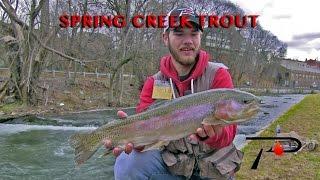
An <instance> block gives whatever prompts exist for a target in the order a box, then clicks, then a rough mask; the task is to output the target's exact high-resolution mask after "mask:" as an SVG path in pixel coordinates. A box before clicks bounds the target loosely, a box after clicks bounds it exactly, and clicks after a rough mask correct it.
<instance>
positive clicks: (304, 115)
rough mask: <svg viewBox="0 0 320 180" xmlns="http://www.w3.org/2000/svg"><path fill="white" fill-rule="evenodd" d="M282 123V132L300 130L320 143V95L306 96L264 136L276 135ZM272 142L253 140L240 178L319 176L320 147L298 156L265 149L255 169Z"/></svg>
mask: <svg viewBox="0 0 320 180" xmlns="http://www.w3.org/2000/svg"><path fill="white" fill-rule="evenodd" d="M277 124H279V125H280V126H281V130H282V132H290V131H296V132H297V133H298V134H299V135H300V136H304V137H307V138H310V139H315V140H317V141H318V142H320V94H313V95H308V96H306V97H305V98H304V99H303V100H302V101H301V102H300V103H298V104H296V105H294V106H293V107H291V108H290V109H289V110H288V111H287V112H286V113H284V114H283V115H282V116H281V117H279V119H278V120H277V121H275V122H274V123H273V124H272V125H271V126H270V127H269V128H267V129H266V130H265V131H264V132H262V134H261V135H260V136H274V134H275V127H276V126H277ZM272 143H273V142H272V141H252V142H250V143H249V144H248V145H247V146H246V147H245V148H244V149H243V151H244V153H245V155H244V161H243V164H242V167H241V169H240V171H239V172H238V173H237V179H290V180H291V179H297V180H298V179H299V180H300V179H319V180H320V147H318V148H317V149H316V150H315V151H311V152H308V151H305V150H303V151H301V152H299V153H298V154H297V155H295V154H293V153H286V154H284V155H283V156H281V157H280V158H279V157H275V155H274V154H273V153H268V152H263V154H262V157H261V159H260V163H259V166H258V169H256V170H251V166H252V163H253V161H254V160H255V158H256V156H257V154H258V153H259V151H260V149H261V148H263V149H264V151H266V150H268V149H269V148H270V147H271V146H272Z"/></svg>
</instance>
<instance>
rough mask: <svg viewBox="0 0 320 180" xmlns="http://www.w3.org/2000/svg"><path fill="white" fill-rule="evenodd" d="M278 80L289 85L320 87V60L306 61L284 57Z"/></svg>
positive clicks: (283, 84) (294, 86) (295, 86)
mask: <svg viewBox="0 0 320 180" xmlns="http://www.w3.org/2000/svg"><path fill="white" fill-rule="evenodd" d="M277 80H278V82H279V84H281V85H282V86H287V87H293V88H298V87H303V88H319V87H320V62H319V61H317V60H312V59H311V60H306V61H298V60H292V59H282V60H281V70H280V71H279V72H278V75H277Z"/></svg>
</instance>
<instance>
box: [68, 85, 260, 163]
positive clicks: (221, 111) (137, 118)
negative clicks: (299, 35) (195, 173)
mask: <svg viewBox="0 0 320 180" xmlns="http://www.w3.org/2000/svg"><path fill="white" fill-rule="evenodd" d="M259 101H260V100H259V98H257V97H256V96H254V95H253V94H250V93H247V92H243V91H239V90H234V89H212V90H207V91H203V92H199V93H195V94H191V95H187V96H183V97H180V98H177V99H173V100H171V101H166V102H165V103H163V104H161V105H159V106H157V107H154V108H153V109H149V110H147V111H145V112H142V113H139V114H135V115H132V116H128V117H127V118H126V119H124V120H118V121H113V122H111V123H108V124H106V125H103V126H101V127H100V128H98V129H96V130H94V131H92V132H89V133H78V134H75V135H73V136H71V137H70V139H69V142H70V145H71V146H72V147H73V148H75V161H76V164H77V165H80V164H82V163H84V162H85V161H86V160H88V159H89V158H90V157H91V156H92V155H93V154H94V153H95V152H96V151H97V150H98V148H99V147H100V146H102V145H103V140H104V139H110V140H112V143H113V145H114V146H119V147H124V146H125V144H127V143H129V142H131V143H133V144H134V145H135V146H145V150H144V151H146V150H151V149H159V148H160V147H162V146H163V145H167V144H168V143H169V142H170V141H172V140H178V139H181V138H184V137H186V136H188V135H190V134H192V133H195V132H196V129H197V128H199V127H201V125H202V124H206V125H228V124H234V123H239V122H243V121H247V120H250V119H251V118H252V117H253V116H254V115H255V114H257V112H258V110H259V106H258V104H259ZM110 151H111V150H109V152H110Z"/></svg>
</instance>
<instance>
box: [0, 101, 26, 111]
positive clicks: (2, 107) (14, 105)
mask: <svg viewBox="0 0 320 180" xmlns="http://www.w3.org/2000/svg"><path fill="white" fill-rule="evenodd" d="M24 106H25V105H24V104H23V103H22V102H14V103H10V104H4V105H0V111H2V112H4V113H10V112H12V111H14V110H15V109H17V108H22V107H24Z"/></svg>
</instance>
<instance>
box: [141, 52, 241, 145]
mask: <svg viewBox="0 0 320 180" xmlns="http://www.w3.org/2000/svg"><path fill="white" fill-rule="evenodd" d="M208 61H209V54H208V53H207V52H205V51H202V50H201V51H200V54H199V59H198V61H197V64H196V65H195V67H194V68H193V70H192V72H191V74H190V76H189V77H188V78H187V79H186V80H184V81H182V82H180V79H179V76H178V73H177V71H176V69H175V68H174V65H173V64H172V60H171V56H170V55H167V56H164V57H163V58H162V59H161V62H160V71H161V73H162V74H163V75H165V76H167V77H168V78H172V81H173V83H175V85H176V87H177V90H178V91H179V94H180V96H183V95H184V94H183V92H185V91H186V90H189V89H190V87H191V79H197V77H199V76H201V75H202V73H203V72H204V70H205V68H206V67H207V65H208ZM153 83H154V78H153V77H152V76H151V77H148V78H147V80H146V81H145V83H144V86H143V88H142V90H141V93H140V102H139V104H138V105H137V109H136V111H137V112H138V113H139V112H142V111H144V110H145V109H147V108H148V107H149V106H150V105H151V104H152V103H153V102H154V99H152V90H153ZM211 88H212V89H215V88H233V83H232V79H231V76H230V74H229V72H228V71H227V70H226V69H224V68H219V69H218V70H217V72H216V74H215V77H214V79H213V81H212V84H211ZM236 130H237V126H236V125H229V126H225V127H223V130H222V132H221V133H219V134H218V135H215V136H212V137H210V138H209V139H208V140H206V141H205V142H206V143H207V144H208V145H210V146H211V147H213V148H222V147H225V146H228V145H229V144H230V143H231V142H232V141H233V139H234V136H235V134H236Z"/></svg>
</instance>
